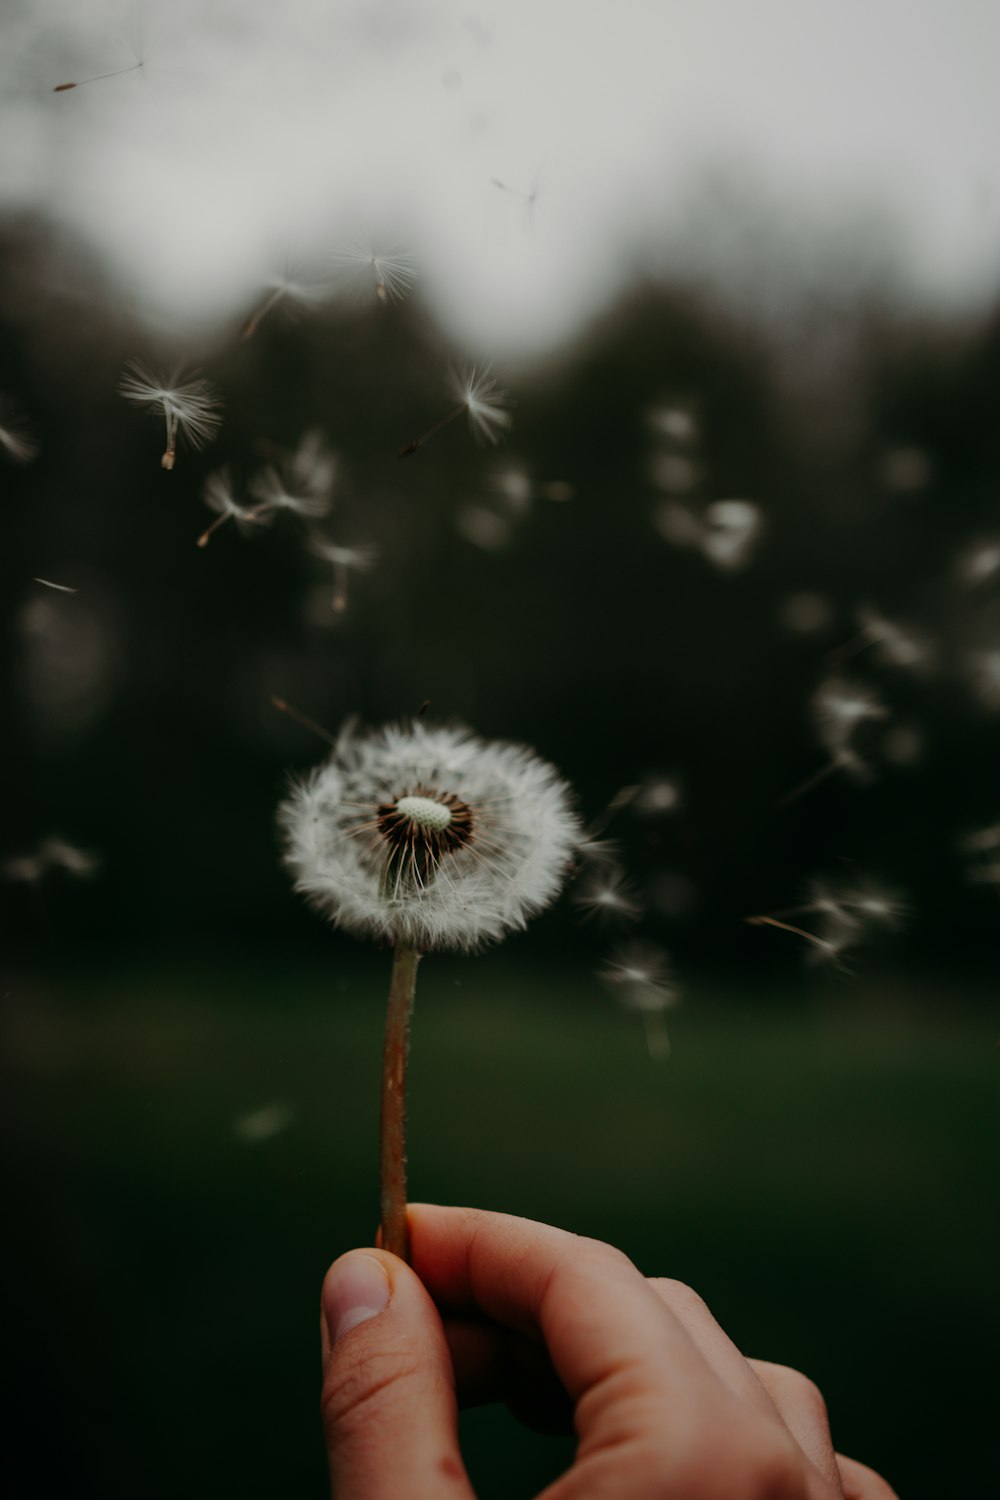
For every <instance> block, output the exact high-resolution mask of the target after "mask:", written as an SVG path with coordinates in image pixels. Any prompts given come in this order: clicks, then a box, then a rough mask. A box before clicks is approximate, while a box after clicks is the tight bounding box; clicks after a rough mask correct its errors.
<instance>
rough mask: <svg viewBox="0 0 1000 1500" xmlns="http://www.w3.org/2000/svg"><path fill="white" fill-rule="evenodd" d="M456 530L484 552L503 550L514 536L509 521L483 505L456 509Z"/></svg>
mask: <svg viewBox="0 0 1000 1500" xmlns="http://www.w3.org/2000/svg"><path fill="white" fill-rule="evenodd" d="M455 530H456V531H457V532H458V534H459V536H460V537H462V538H463V539H464V540H465V541H467V542H471V543H472V545H473V546H474V547H480V548H482V550H483V551H484V552H502V551H503V549H504V548H505V547H508V546H509V545H510V543H511V540H512V537H513V532H512V531H511V528H510V523H509V521H507V520H505V519H504V517H503V516H498V515H497V514H496V512H495V511H492V510H487V509H486V507H485V506H482V505H463V506H462V508H461V510H458V511H456V512H455Z"/></svg>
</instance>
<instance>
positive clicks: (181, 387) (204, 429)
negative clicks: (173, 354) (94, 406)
mask: <svg viewBox="0 0 1000 1500" xmlns="http://www.w3.org/2000/svg"><path fill="white" fill-rule="evenodd" d="M118 389H119V391H120V393H121V394H122V395H123V396H124V397H125V399H126V401H132V402H133V403H134V404H135V405H137V406H146V407H148V408H149V409H150V411H151V412H154V413H157V414H159V415H160V416H161V417H163V419H164V421H165V422H166V426H167V449H166V452H165V453H164V455H163V458H162V460H161V462H162V464H163V467H164V468H165V469H172V468H173V466H174V461H173V452H174V445H175V442H176V439H177V436H178V434H179V435H180V436H182V437H183V438H184V439H185V440H186V441H187V442H188V443H189V444H190V445H191V447H192V448H201V447H202V446H203V445H204V444H205V443H206V442H208V440H209V438H211V437H213V436H214V435H215V433H216V432H217V431H218V428H219V424H220V422H221V420H222V418H221V416H220V409H221V402H220V400H219V398H218V396H217V394H216V392H215V389H214V387H213V386H211V385H210V384H209V382H208V381H207V380H203V379H202V378H201V377H200V376H194V377H193V378H191V379H190V380H182V379H181V374H180V372H179V371H177V372H175V373H173V374H172V375H170V376H168V377H166V378H163V377H161V376H159V375H155V374H153V373H151V372H150V371H149V370H147V369H146V367H145V366H144V365H143V364H141V363H140V362H139V361H138V360H130V361H129V362H128V363H127V364H126V366H125V372H124V374H123V375H122V378H121V380H120V382H119V385H118Z"/></svg>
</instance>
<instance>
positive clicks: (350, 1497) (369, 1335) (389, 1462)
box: [321, 1250, 473, 1500]
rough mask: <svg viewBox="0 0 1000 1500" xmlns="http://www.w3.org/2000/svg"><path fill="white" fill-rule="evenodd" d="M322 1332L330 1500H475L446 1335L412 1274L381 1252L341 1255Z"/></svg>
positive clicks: (325, 1302) (327, 1294) (329, 1280)
mask: <svg viewBox="0 0 1000 1500" xmlns="http://www.w3.org/2000/svg"><path fill="white" fill-rule="evenodd" d="M321 1330H322V1342H323V1396H322V1412H323V1429H324V1432H325V1435H326V1446H327V1454H328V1457H329V1461H330V1481H331V1485H332V1489H333V1493H334V1495H335V1496H336V1500H390V1497H392V1500H398V1497H399V1496H400V1495H404V1494H405V1495H406V1496H407V1497H408V1500H473V1492H472V1488H471V1486H470V1484H469V1481H468V1478H467V1476H466V1473H465V1468H464V1466H463V1464H462V1459H461V1455H460V1453H459V1447H458V1427H457V1409H456V1401H455V1390H454V1383H453V1377H452V1366H451V1357H450V1355H449V1353H448V1346H447V1343H446V1341H445V1336H444V1330H443V1328H442V1326H441V1320H440V1318H439V1316H438V1313H437V1310H436V1308H435V1307H434V1304H433V1302H432V1301H431V1299H430V1297H429V1296H428V1295H427V1292H426V1291H425V1290H424V1288H423V1287H422V1286H421V1284H420V1282H419V1280H418V1279H417V1277H416V1276H415V1275H414V1274H413V1272H412V1271H411V1270H410V1269H409V1267H408V1266H406V1265H404V1264H403V1262H402V1261H401V1260H397V1259H396V1257H395V1256H394V1255H390V1254H388V1252H386V1251H381V1250H354V1251H351V1252H350V1253H349V1254H347V1255H342V1256H341V1257H340V1259H339V1260H338V1261H335V1262H334V1264H333V1265H332V1266H331V1268H330V1270H329V1271H328V1272H327V1275H326V1280H325V1281H324V1283H323V1293H322V1319H321Z"/></svg>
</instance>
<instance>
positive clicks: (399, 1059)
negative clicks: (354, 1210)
mask: <svg viewBox="0 0 1000 1500" xmlns="http://www.w3.org/2000/svg"><path fill="white" fill-rule="evenodd" d="M419 962H420V954H419V953H418V952H417V950H416V948H405V947H402V946H401V947H399V948H397V949H396V953H395V957H394V959H393V963H392V978H391V980H390V982H389V1003H388V1006H387V1009H386V1015H385V1047H384V1050H383V1053H382V1116H381V1125H380V1132H379V1146H380V1163H381V1218H382V1248H383V1250H391V1251H392V1253H393V1255H398V1256H399V1257H400V1259H401V1260H405V1261H407V1262H408V1261H409V1259H410V1240H409V1234H408V1233H407V1228H406V1063H407V1058H408V1055H409V1051H410V1017H411V1016H412V1015H413V996H414V993H415V991H416V986H417V965H418V963H419Z"/></svg>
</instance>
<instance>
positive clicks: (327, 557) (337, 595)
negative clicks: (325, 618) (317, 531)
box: [308, 536, 378, 614]
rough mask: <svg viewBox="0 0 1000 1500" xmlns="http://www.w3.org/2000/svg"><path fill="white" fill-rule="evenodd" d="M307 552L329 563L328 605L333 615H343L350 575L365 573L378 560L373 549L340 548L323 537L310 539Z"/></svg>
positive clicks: (363, 547) (376, 552)
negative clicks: (330, 579)
mask: <svg viewBox="0 0 1000 1500" xmlns="http://www.w3.org/2000/svg"><path fill="white" fill-rule="evenodd" d="M308 546H309V551H310V552H311V553H312V554H313V556H314V557H319V558H321V559H322V560H323V562H326V563H329V564H330V565H331V567H332V568H333V598H332V599H331V601H330V603H331V606H332V608H333V611H334V613H335V614H343V613H344V611H345V610H346V608H347V586H348V581H349V578H350V575H351V574H352V573H367V572H368V570H369V569H370V568H373V567H374V566H375V563H376V561H377V560H378V549H377V548H375V547H368V546H361V547H341V546H338V545H337V543H336V542H331V541H328V540H327V539H326V538H325V537H321V536H313V537H311V538H310V540H309V543H308Z"/></svg>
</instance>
